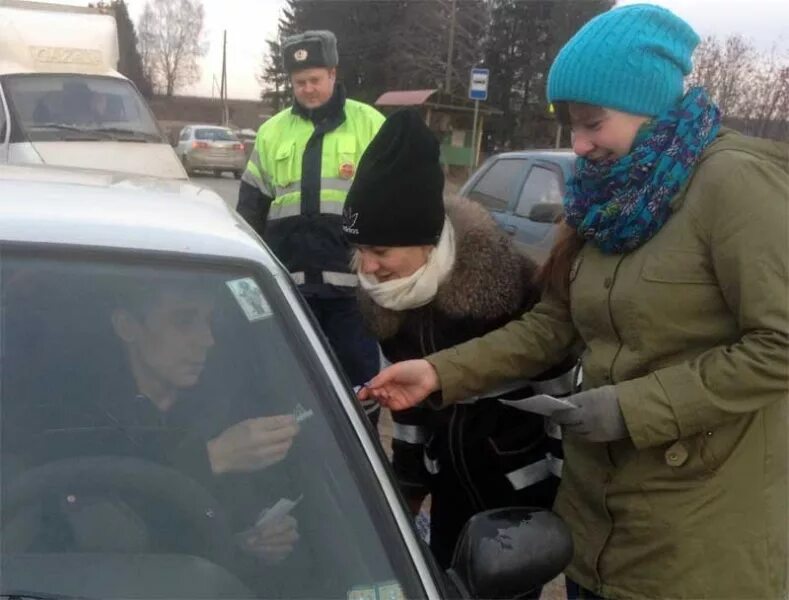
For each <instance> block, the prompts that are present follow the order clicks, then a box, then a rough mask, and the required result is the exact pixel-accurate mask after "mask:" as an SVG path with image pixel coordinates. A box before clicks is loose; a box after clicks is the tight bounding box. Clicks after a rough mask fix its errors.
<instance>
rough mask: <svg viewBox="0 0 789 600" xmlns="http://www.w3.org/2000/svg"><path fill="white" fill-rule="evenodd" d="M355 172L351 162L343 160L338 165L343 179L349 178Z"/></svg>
mask: <svg viewBox="0 0 789 600" xmlns="http://www.w3.org/2000/svg"><path fill="white" fill-rule="evenodd" d="M355 172H356V168H355V167H354V166H353V163H349V162H344V163H342V164H341V165H340V177H342V178H343V179H350V178H351V177H353V174H354V173H355Z"/></svg>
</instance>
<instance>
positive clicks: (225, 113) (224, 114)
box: [220, 29, 230, 127]
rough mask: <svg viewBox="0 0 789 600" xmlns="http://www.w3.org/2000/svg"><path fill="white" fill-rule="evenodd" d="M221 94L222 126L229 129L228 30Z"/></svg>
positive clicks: (223, 44) (223, 57)
mask: <svg viewBox="0 0 789 600" xmlns="http://www.w3.org/2000/svg"><path fill="white" fill-rule="evenodd" d="M220 94H221V97H222V125H224V126H225V127H227V125H228V123H229V122H230V112H229V111H228V109H227V29H225V34H224V39H223V42H222V84H221V91H220Z"/></svg>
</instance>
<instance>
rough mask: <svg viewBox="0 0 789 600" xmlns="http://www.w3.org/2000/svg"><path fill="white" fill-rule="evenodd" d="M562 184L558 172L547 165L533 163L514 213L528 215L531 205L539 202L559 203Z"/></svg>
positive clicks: (522, 215)
mask: <svg viewBox="0 0 789 600" xmlns="http://www.w3.org/2000/svg"><path fill="white" fill-rule="evenodd" d="M561 202H562V184H561V181H560V179H559V174H558V173H556V171H553V170H551V169H549V168H547V167H541V166H540V165H534V166H533V167H532V169H531V171H529V175H528V176H527V177H526V181H525V182H524V183H523V188H521V193H520V196H519V197H518V205H517V206H516V208H515V214H517V215H518V216H521V217H528V216H529V211H531V208H532V206H534V205H535V204H540V203H547V204H561Z"/></svg>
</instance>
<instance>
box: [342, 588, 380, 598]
mask: <svg viewBox="0 0 789 600" xmlns="http://www.w3.org/2000/svg"><path fill="white" fill-rule="evenodd" d="M348 600H377V598H376V597H375V588H374V587H369V588H366V587H355V588H353V589H352V590H351V591H350V592H348Z"/></svg>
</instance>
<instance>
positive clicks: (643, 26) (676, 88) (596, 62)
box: [548, 4, 699, 116]
mask: <svg viewBox="0 0 789 600" xmlns="http://www.w3.org/2000/svg"><path fill="white" fill-rule="evenodd" d="M698 43H699V36H698V35H697V34H696V32H695V31H693V29H692V28H691V27H690V25H688V24H687V23H686V22H685V21H683V20H682V19H680V18H679V17H678V16H676V15H675V14H674V13H672V12H671V11H669V10H666V9H665V8H661V7H659V6H655V5H654V4H633V5H630V6H625V7H622V8H616V9H614V10H609V11H608V12H605V13H603V14H601V15H598V16H596V17H595V18H594V19H592V20H591V21H589V22H588V23H587V24H586V25H584V26H583V27H582V28H581V29H580V30H579V31H578V33H576V34H575V35H574V36H573V37H572V38H570V41H568V42H567V43H566V44H565V45H564V47H563V48H562V49H561V50H560V51H559V54H558V55H557V56H556V60H554V61H553V65H551V70H550V71H549V73H548V101H549V102H556V101H561V100H565V101H569V102H583V103H585V104H593V105H595V106H604V107H607V108H613V109H615V110H621V111H623V112H627V113H631V114H637V115H648V116H654V115H657V114H658V113H660V112H663V111H664V110H665V109H667V108H669V107H671V106H672V105H673V104H676V103H677V102H678V101H679V99H680V98H681V97H682V94H683V86H682V82H683V79H684V77H685V75H687V74H688V73H690V69H691V66H692V63H691V55H692V54H693V49H694V48H695V47H696V45H697V44H698Z"/></svg>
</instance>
